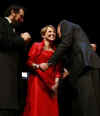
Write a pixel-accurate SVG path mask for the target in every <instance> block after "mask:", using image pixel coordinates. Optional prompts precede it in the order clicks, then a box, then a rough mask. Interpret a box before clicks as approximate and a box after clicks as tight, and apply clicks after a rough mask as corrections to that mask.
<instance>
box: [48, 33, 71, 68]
mask: <svg viewBox="0 0 100 116" xmlns="http://www.w3.org/2000/svg"><path fill="white" fill-rule="evenodd" d="M71 44H72V32H70V33H68V34H67V35H66V36H65V37H63V38H62V41H61V43H60V44H59V45H58V47H57V49H56V51H55V53H54V55H53V56H52V57H51V58H50V59H49V61H48V64H49V66H50V65H55V64H57V62H58V60H59V59H61V58H62V56H63V55H64V54H65V51H67V49H68V48H69V47H70V46H71Z"/></svg>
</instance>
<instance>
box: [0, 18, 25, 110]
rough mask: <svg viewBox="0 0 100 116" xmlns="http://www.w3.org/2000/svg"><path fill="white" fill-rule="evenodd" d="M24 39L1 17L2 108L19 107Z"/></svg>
mask: <svg viewBox="0 0 100 116" xmlns="http://www.w3.org/2000/svg"><path fill="white" fill-rule="evenodd" d="M23 48H24V40H23V39H22V38H20V37H19V36H18V35H17V34H16V33H15V32H13V28H12V26H11V25H10V24H9V22H8V20H7V19H5V18H0V109H1V108H4V109H17V108H18V78H17V77H18V75H19V69H20V64H21V63H20V51H21V50H22V49H23Z"/></svg>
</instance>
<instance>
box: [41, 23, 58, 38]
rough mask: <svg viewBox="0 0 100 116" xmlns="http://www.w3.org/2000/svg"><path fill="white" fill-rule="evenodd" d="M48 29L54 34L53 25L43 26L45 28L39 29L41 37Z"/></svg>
mask: <svg viewBox="0 0 100 116" xmlns="http://www.w3.org/2000/svg"><path fill="white" fill-rule="evenodd" d="M49 27H50V28H52V29H53V30H54V31H55V32H56V29H55V27H54V26H53V25H47V26H45V27H43V28H42V29H41V31H40V34H41V36H44V35H45V33H46V32H47V29H48V28H49Z"/></svg>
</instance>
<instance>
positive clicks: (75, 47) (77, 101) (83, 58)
mask: <svg viewBox="0 0 100 116" xmlns="http://www.w3.org/2000/svg"><path fill="white" fill-rule="evenodd" d="M57 32H58V36H59V38H62V41H61V43H60V44H59V46H58V47H57V49H56V51H55V53H54V55H53V56H52V57H51V58H50V59H49V61H48V63H42V64H40V69H41V70H43V71H45V70H47V69H48V67H49V66H51V65H55V64H56V63H57V62H58V60H59V59H61V58H62V57H63V56H64V55H66V68H67V69H68V73H69V74H70V78H69V79H70V80H71V83H72V85H73V87H74V95H75V96H74V102H73V103H72V104H73V107H74V108H73V111H75V112H72V113H73V115H74V116H76V115H77V116H90V115H91V116H100V100H99V98H100V92H99V88H100V80H99V69H100V59H99V57H98V55H97V54H96V52H95V51H94V50H93V48H92V46H90V42H89V41H88V37H87V35H86V33H85V32H84V31H83V29H82V28H81V27H80V26H79V25H78V24H74V23H72V22H70V21H67V20H63V21H61V22H60V23H59V25H58V29H57ZM66 94H67V93H66Z"/></svg>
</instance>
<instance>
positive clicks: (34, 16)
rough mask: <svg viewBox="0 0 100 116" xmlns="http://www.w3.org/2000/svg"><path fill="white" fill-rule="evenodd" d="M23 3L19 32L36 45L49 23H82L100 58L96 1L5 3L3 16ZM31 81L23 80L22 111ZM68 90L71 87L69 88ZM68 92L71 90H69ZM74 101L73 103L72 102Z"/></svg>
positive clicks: (5, 0)
mask: <svg viewBox="0 0 100 116" xmlns="http://www.w3.org/2000/svg"><path fill="white" fill-rule="evenodd" d="M15 3H17V4H19V5H22V6H24V7H25V8H26V9H27V12H26V14H25V20H24V23H23V25H22V26H21V27H20V28H18V31H19V32H25V31H27V32H29V33H30V34H31V36H32V42H34V41H40V40H41V37H40V30H41V28H42V27H44V26H45V25H48V24H52V25H54V26H55V27H57V24H58V23H59V22H60V21H61V20H62V19H67V20H69V21H72V22H74V23H77V24H79V25H80V26H81V27H82V28H83V29H84V31H85V32H86V33H87V36H88V38H89V40H90V42H91V43H96V45H97V53H98V55H99V56H100V51H99V49H100V45H99V44H100V37H99V34H100V29H99V24H100V23H99V22H100V18H99V15H100V12H99V3H97V2H96V1H95V2H92V1H91V2H90V3H87V2H85V1H84V2H83V1H80V3H79V2H78V3H77V2H76V1H75V2H73V1H70V3H69V1H68V0H65V1H62V0H60V1H54V0H53V1H52V0H50V1H49V0H47V1H43V0H42V1H38V0H37V1H35V0H1V3H0V16H3V13H4V11H5V10H6V8H7V7H8V6H9V5H11V4H15ZM26 88H27V81H26V80H24V79H21V86H20V96H21V105H22V110H23V107H24V104H25V96H26ZM65 88H67V87H65ZM67 90H68V89H67ZM69 102H70V101H69Z"/></svg>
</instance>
